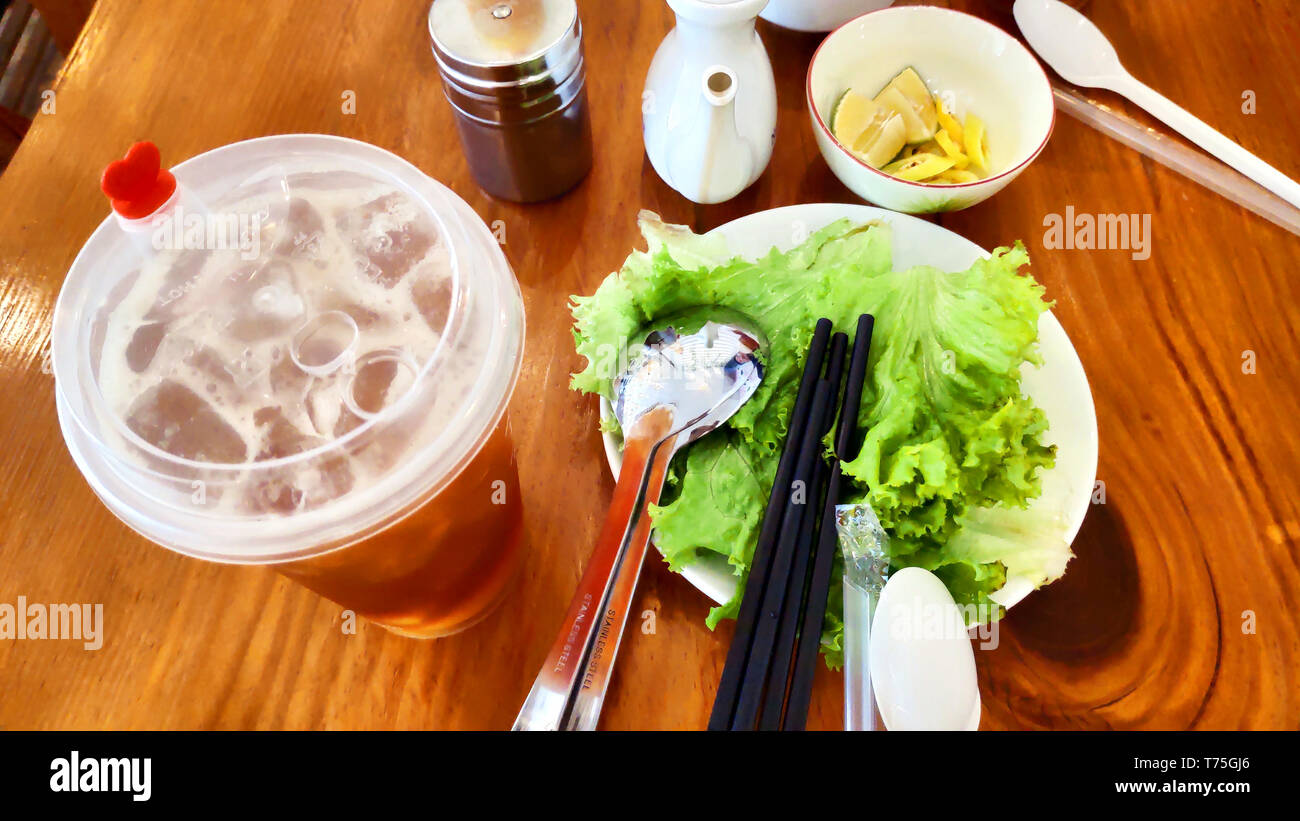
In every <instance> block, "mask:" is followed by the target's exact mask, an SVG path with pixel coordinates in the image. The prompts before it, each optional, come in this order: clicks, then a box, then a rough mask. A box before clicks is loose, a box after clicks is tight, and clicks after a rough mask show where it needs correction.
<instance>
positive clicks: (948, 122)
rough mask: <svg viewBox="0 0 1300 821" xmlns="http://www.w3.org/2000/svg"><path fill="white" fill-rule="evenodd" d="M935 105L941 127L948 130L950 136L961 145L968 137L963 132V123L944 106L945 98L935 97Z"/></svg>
mask: <svg viewBox="0 0 1300 821" xmlns="http://www.w3.org/2000/svg"><path fill="white" fill-rule="evenodd" d="M934 107H935V113H936V114H937V115H938V118H939V127H940V128H942V129H943V130H944V131H947V132H948V136H949V137H951V138H952V139H953V141H954V142H956V143H957V144H958V145H961V144H962V143H963V142H965V139H966V138H965V136H964V135H963V133H962V128H961V123H959V122H957V118H956V117H954V116H952V114H950V113H948V110H947V109H946V108H944V107H943V99H942V98H940V97H935V98H934Z"/></svg>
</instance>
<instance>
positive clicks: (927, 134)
mask: <svg viewBox="0 0 1300 821" xmlns="http://www.w3.org/2000/svg"><path fill="white" fill-rule="evenodd" d="M891 90H892V91H893V92H896V93H897V95H898V97H897V98H895V97H894V96H893V94H890V92H891ZM884 98H888V99H889V100H890V101H891V103H892V104H893V105H895V106H898V105H899V103H898V100H899V99H901V101H902V106H903V107H905V108H907V109H908V110H910V111H911V113H912V114H913V115H914V116H915V120H914V121H913V120H910V119H909V120H908V126H907V137H908V138H907V141H908V142H909V143H919V142H925V141H926V140H928V139H930V138H931V137H933V136H934V132H936V131H938V130H939V113H938V111H937V110H936V109H935V107H934V97H933V96H931V94H930V89H928V88H927V87H926V85H925V81H924V80H922V79H921V75H920V74H917V73H916V69H913V68H905V69H903V70H902V71H900V72H899V73H898V74H897V75H895V76H894V79H892V80H890V81H889V83H888V84H886V85H885V87H884V88H883V89H882V90H881V92H880V93H879V94H877V95H876V101H877V102H883V101H884Z"/></svg>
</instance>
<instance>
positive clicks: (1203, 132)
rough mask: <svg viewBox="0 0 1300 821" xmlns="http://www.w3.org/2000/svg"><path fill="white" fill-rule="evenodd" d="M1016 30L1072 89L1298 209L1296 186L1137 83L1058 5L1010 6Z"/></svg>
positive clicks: (1026, 0)
mask: <svg viewBox="0 0 1300 821" xmlns="http://www.w3.org/2000/svg"><path fill="white" fill-rule="evenodd" d="M1013 14H1014V15H1015V18H1016V25H1018V26H1020V31H1021V32H1023V33H1024V35H1025V39H1026V40H1028V41H1029V45H1031V46H1032V47H1033V49H1034V51H1036V52H1038V56H1039V57H1042V58H1043V59H1044V60H1046V61H1047V64H1048V65H1050V66H1051V67H1052V68H1054V69H1055V70H1056V72H1057V73H1058V74H1060V75H1061V76H1062V77H1064V78H1065V79H1066V80H1068V81H1070V82H1071V83H1074V84H1075V85H1077V86H1086V87H1088V88H1105V89H1109V90H1111V91H1113V92H1115V93H1116V94H1120V95H1123V96H1124V97H1127V98H1128V99H1130V100H1132V101H1133V102H1134V103H1137V104H1138V105H1140V106H1141V107H1142V108H1144V109H1146V110H1147V111H1148V112H1150V113H1151V114H1152V115H1153V116H1155V117H1157V118H1159V119H1160V120H1162V121H1163V122H1164V123H1165V124H1166V125H1168V126H1169V127H1170V128H1172V129H1174V130H1175V131H1177V132H1178V133H1180V134H1182V135H1183V136H1184V137H1186V138H1187V139H1189V140H1191V141H1192V142H1194V143H1196V144H1197V145H1199V146H1200V147H1201V148H1203V149H1205V150H1206V151H1208V152H1210V153H1211V154H1213V155H1214V156H1216V157H1218V158H1219V159H1220V160H1223V161H1224V162H1225V163H1227V164H1228V165H1230V166H1232V167H1233V168H1235V169H1237V170H1238V171H1240V172H1241V173H1242V174H1245V175H1246V176H1247V177H1250V178H1251V179H1252V180H1254V181H1255V182H1257V183H1259V184H1260V185H1262V186H1263V187H1265V188H1267V189H1268V190H1270V191H1272V192H1273V193H1274V194H1277V195H1278V196H1279V197H1281V198H1282V199H1284V200H1286V201H1287V202H1289V203H1291V204H1292V205H1294V206H1296V207H1300V183H1297V182H1296V181H1295V180H1293V179H1291V178H1290V177H1288V176H1286V175H1285V174H1283V173H1282V172H1281V171H1278V170H1277V169H1276V168H1274V167H1273V166H1271V165H1269V164H1268V163H1266V162H1264V161H1263V160H1261V159H1260V158H1259V157H1256V156H1255V155H1254V154H1252V153H1250V152H1249V151H1247V150H1246V149H1244V148H1242V147H1241V146H1239V145H1237V144H1236V143H1234V142H1233V141H1232V140H1230V139H1228V138H1227V137H1225V136H1223V135H1222V134H1220V133H1219V132H1218V131H1215V130H1214V129H1213V128H1211V127H1210V126H1209V125H1207V124H1206V123H1204V122H1203V121H1201V120H1199V119H1197V117H1196V116H1195V115H1193V114H1192V113H1191V112H1189V111H1187V110H1186V109H1183V108H1181V107H1180V106H1178V105H1177V104H1175V103H1174V102H1173V101H1172V100H1170V99H1169V98H1167V97H1165V96H1164V95H1162V94H1161V93H1160V92H1158V91H1156V90H1155V89H1153V88H1151V87H1150V86H1148V85H1146V84H1144V83H1142V82H1141V81H1139V80H1138V79H1137V78H1135V77H1134V76H1133V75H1132V74H1129V73H1128V71H1127V70H1125V68H1124V66H1123V65H1121V64H1120V61H1119V55H1117V54H1116V53H1115V47H1114V46H1113V45H1111V42H1110V41H1109V40H1107V39H1106V35H1105V34H1102V32H1101V29H1099V28H1097V27H1096V26H1095V25H1093V23H1092V21H1091V20H1089V19H1088V18H1087V17H1084V16H1083V15H1082V14H1080V13H1079V12H1078V11H1076V10H1075V9H1073V8H1071V7H1070V6H1067V5H1066V4H1065V3H1062V2H1061V0H1016V4H1015V6H1014V8H1013Z"/></svg>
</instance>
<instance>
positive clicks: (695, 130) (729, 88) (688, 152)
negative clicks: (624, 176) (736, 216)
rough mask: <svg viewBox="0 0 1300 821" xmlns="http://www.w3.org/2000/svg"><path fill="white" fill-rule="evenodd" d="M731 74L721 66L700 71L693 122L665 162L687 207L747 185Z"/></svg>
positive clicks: (749, 160)
mask: <svg viewBox="0 0 1300 821" xmlns="http://www.w3.org/2000/svg"><path fill="white" fill-rule="evenodd" d="M736 90H737V80H736V73H735V72H734V71H732V70H731V69H730V68H728V67H727V66H722V65H715V66H710V67H709V68H706V69H705V70H704V73H703V76H702V77H701V94H700V98H699V99H698V101H697V103H696V106H695V115H694V117H693V119H694V122H692V123H688V124H685V127H683V128H682V134H683V139H682V141H681V142H680V143H678V144H677V145H676V146H674V147H673V148H672V149H671V151H672V157H671V159H670V161H669V165H670V168H671V176H672V181H673V187H674V188H676V189H677V190H678V191H680V192H681V193H682V194H683V195H684V196H685V197H687V198H688V199H690V200H692V201H693V202H697V203H701V204H704V205H708V204H712V203H718V202H725V201H726V200H729V199H731V198H732V197H734V196H736V195H737V194H739V193H740V192H741V191H743V190H744V189H745V187H746V186H748V185H749V184H750V182H752V181H753V179H752V174H753V170H754V157H753V151H752V149H751V148H750V145H749V142H748V141H747V140H746V139H745V138H744V137H742V136H740V132H739V130H738V129H737V128H736Z"/></svg>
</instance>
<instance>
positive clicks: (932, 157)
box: [880, 153, 955, 182]
mask: <svg viewBox="0 0 1300 821" xmlns="http://www.w3.org/2000/svg"><path fill="white" fill-rule="evenodd" d="M954 162H955V161H954V160H953V158H952V157H940V156H939V155H938V154H928V153H921V154H915V155H913V156H911V157H904V158H903V159H901V160H899V161H898V162H893V163H890V164H889V165H887V166H885V167H884V168H882V169H880V170H881V171H884V172H885V173H886V174H890V175H892V176H895V177H898V178H899V179H900V180H907V181H908V182H923V181H926V180H928V179H929V178H930V177H933V176H936V175H938V174H942V173H943V172H945V171H947V170H948V169H949V168H952V166H953V164H954Z"/></svg>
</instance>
